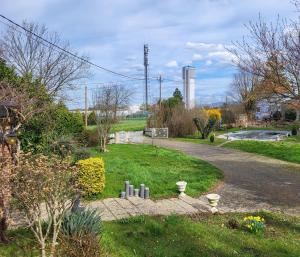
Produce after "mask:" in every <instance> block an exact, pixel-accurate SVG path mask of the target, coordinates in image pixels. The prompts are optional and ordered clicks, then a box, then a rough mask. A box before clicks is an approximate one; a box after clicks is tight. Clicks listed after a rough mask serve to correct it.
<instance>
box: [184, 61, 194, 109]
mask: <svg viewBox="0 0 300 257" xmlns="http://www.w3.org/2000/svg"><path fill="white" fill-rule="evenodd" d="M182 78H183V100H184V103H185V108H187V109H193V108H195V106H196V99H195V87H196V69H195V67H192V66H185V67H183V68H182Z"/></svg>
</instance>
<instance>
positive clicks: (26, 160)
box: [12, 154, 77, 257]
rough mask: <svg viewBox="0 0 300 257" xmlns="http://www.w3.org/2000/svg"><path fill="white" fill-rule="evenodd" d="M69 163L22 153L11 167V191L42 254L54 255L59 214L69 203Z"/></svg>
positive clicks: (72, 169)
mask: <svg viewBox="0 0 300 257" xmlns="http://www.w3.org/2000/svg"><path fill="white" fill-rule="evenodd" d="M70 163H71V158H65V159H61V158H59V157H58V156H52V157H51V158H50V157H49V156H43V155H37V156H32V155H31V154H26V155H25V154H24V155H21V158H20V163H19V165H18V166H17V167H16V169H15V174H14V177H13V180H12V182H13V187H12V190H13V194H14V197H15V199H16V200H17V206H18V208H19V209H20V211H21V212H22V213H24V215H25V218H26V221H27V225H28V226H29V228H30V229H31V231H32V232H33V234H34V236H35V238H36V240H37V242H38V244H39V246H40V251H41V256H42V257H54V256H56V246H57V244H58V242H57V240H58V235H59V233H60V230H61V224H62V220H63V217H64V215H65V214H66V212H67V211H69V210H70V209H71V207H72V206H73V201H72V199H73V197H74V194H75V188H74V187H73V186H72V176H74V175H76V169H77V168H76V166H71V164H70ZM45 221H47V222H46V223H45ZM48 241H50V242H49V245H50V247H48V245H47V244H48Z"/></svg>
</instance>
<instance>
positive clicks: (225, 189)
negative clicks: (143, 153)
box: [145, 139, 300, 215]
mask: <svg viewBox="0 0 300 257" xmlns="http://www.w3.org/2000/svg"><path fill="white" fill-rule="evenodd" d="M147 142H148V143H152V141H151V140H149V139H148V141H147V140H146V141H145V143H147ZM154 144H156V145H159V146H163V147H167V148H172V149H176V150H180V151H182V152H184V153H186V154H189V155H192V156H195V157H199V158H201V159H202V160H205V161H207V162H209V163H211V164H212V165H214V166H216V167H217V168H219V169H220V170H222V171H223V172H224V174H225V178H224V183H223V184H222V185H221V186H220V187H219V188H217V189H216V190H214V192H216V193H218V194H220V195H221V200H220V207H221V208H222V209H223V210H224V211H232V210H235V211H244V210H249V211H251V210H259V209H265V210H270V211H282V212H284V213H288V214H292V215H300V165H297V164H291V163H288V162H284V161H280V160H275V159H272V158H268V157H263V156H260V155H256V154H251V153H246V152H241V151H237V150H233V149H228V148H222V147H214V146H209V145H203V144H195V143H187V142H180V141H175V140H161V139H155V140H154ZM295 154H300V153H297V152H295ZM200 199H201V200H204V197H203V196H202V197H200Z"/></svg>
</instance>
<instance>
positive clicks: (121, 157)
mask: <svg viewBox="0 0 300 257" xmlns="http://www.w3.org/2000/svg"><path fill="white" fill-rule="evenodd" d="M108 149H109V152H107V153H102V154H100V153H99V152H98V151H97V150H96V149H92V150H91V152H92V154H93V155H94V156H101V157H103V158H104V162H105V170H106V183H105V189H104V192H103V193H102V194H101V195H98V196H97V197H95V198H107V197H118V196H119V193H120V192H121V191H122V190H124V181H125V180H129V181H130V183H132V184H133V185H134V186H135V187H139V185H140V184H141V183H144V184H145V185H146V186H147V187H149V188H150V197H151V198H152V199H157V198H166V197H172V196H177V195H178V192H177V188H176V182H177V181H179V180H185V181H187V183H188V184H187V191H186V192H187V194H188V195H190V196H198V195H200V194H201V193H203V192H205V191H207V190H209V189H210V188H211V187H212V186H214V185H215V184H216V182H217V181H218V180H220V179H222V177H223V174H222V172H221V171H219V170H218V169H217V168H215V167H213V166H212V165H210V164H208V163H206V162H204V161H202V160H199V159H197V158H194V157H190V156H187V155H185V154H183V153H180V152H178V151H175V150H168V149H164V148H160V147H155V146H152V145H109V147H108Z"/></svg>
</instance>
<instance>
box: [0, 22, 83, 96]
mask: <svg viewBox="0 0 300 257" xmlns="http://www.w3.org/2000/svg"><path fill="white" fill-rule="evenodd" d="M22 25H23V27H25V28H26V30H27V32H25V31H21V30H20V29H19V28H18V27H16V26H14V25H12V26H9V27H8V29H7V31H6V33H5V34H4V37H3V38H2V39H1V40H0V49H2V51H1V52H0V54H1V55H2V56H1V57H2V58H3V59H4V60H6V62H7V63H8V64H10V65H13V66H14V67H15V68H16V71H17V72H18V73H19V74H20V75H21V76H22V75H26V74H31V75H32V76H33V77H34V78H36V79H39V80H40V81H41V83H43V84H44V85H45V86H46V88H47V90H48V91H49V92H50V93H51V94H56V93H57V92H59V91H60V90H62V88H63V87H65V86H67V85H68V84H70V83H72V82H74V81H75V80H78V79H81V78H84V77H86V76H87V71H88V68H89V65H88V64H87V63H86V62H85V61H84V60H86V59H87V57H85V56H81V58H83V59H84V60H80V59H77V58H75V57H73V56H71V55H69V54H68V53H66V52H64V51H62V50H59V49H57V48H56V47H55V46H54V45H53V44H56V45H59V46H60V47H61V48H62V49H63V50H66V51H71V47H70V44H69V43H68V42H63V41H62V40H61V39H60V37H59V35H58V34H57V33H51V32H49V31H48V29H47V28H46V27H45V26H43V25H39V24H37V23H29V22H26V21H24V22H23V24H22ZM33 33H34V34H36V35H38V36H39V37H42V38H45V39H46V40H48V41H49V42H51V44H48V43H46V42H44V41H43V40H42V39H40V38H38V37H36V36H35V35H34V34H33Z"/></svg>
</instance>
